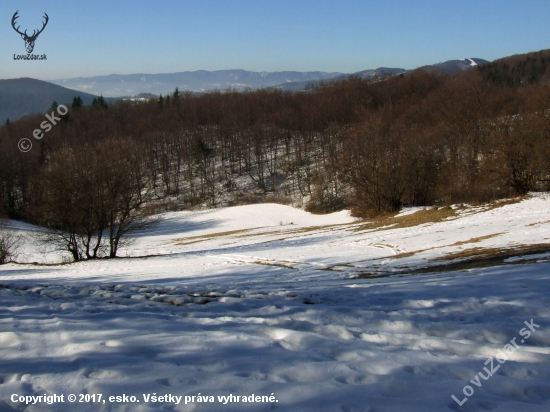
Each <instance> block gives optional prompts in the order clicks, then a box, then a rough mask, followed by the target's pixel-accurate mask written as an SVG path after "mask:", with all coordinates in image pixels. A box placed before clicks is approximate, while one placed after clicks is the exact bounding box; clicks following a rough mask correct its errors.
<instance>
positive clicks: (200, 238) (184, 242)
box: [173, 228, 261, 246]
mask: <svg viewBox="0 0 550 412" xmlns="http://www.w3.org/2000/svg"><path fill="white" fill-rule="evenodd" d="M256 229H261V228H252V229H239V230H228V231H226V232H216V233H210V234H208V235H199V236H188V237H182V238H179V239H174V240H173V242H175V244H176V245H178V246H183V245H190V244H192V243H198V242H204V241H206V240H210V239H215V238H217V237H223V236H231V235H234V234H237V233H246V232H251V231H252V230H256Z"/></svg>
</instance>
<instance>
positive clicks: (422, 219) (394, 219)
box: [355, 206, 458, 232]
mask: <svg viewBox="0 0 550 412" xmlns="http://www.w3.org/2000/svg"><path fill="white" fill-rule="evenodd" d="M457 217H458V216H457V214H456V211H455V210H454V209H452V208H451V207H449V206H446V207H440V208H432V209H423V210H419V211H418V212H415V213H411V214H409V215H405V216H397V213H392V214H389V215H382V216H378V217H375V218H374V219H371V221H370V222H368V223H366V224H362V225H360V226H359V227H357V228H356V229H355V231H356V232H359V231H363V230H372V229H379V230H390V229H401V228H406V227H413V226H418V225H423V224H426V223H437V222H441V221H443V220H450V219H456V218H457Z"/></svg>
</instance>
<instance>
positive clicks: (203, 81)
mask: <svg viewBox="0 0 550 412" xmlns="http://www.w3.org/2000/svg"><path fill="white" fill-rule="evenodd" d="M486 62H487V61H486V60H483V59H477V58H475V59H474V58H472V59H462V60H449V61H446V62H443V63H438V64H434V65H427V66H423V67H422V69H425V70H428V71H430V70H442V71H443V72H445V73H458V72H460V71H463V70H466V69H468V68H470V67H472V66H474V65H477V64H484V63H486ZM409 71H411V70H406V69H403V68H389V67H379V68H377V69H369V70H362V71H359V72H355V73H351V74H350V73H339V72H321V71H313V72H297V71H281V72H252V71H247V70H241V69H235V70H216V71H207V70H196V71H185V72H178V73H158V74H144V73H136V74H126V75H121V74H111V75H107V76H94V77H75V78H71V79H59V80H53V81H52V83H54V84H57V85H59V86H63V87H67V88H69V89H74V90H78V91H82V92H88V93H92V94H95V95H100V94H101V95H103V96H105V97H119V96H134V95H136V94H138V93H152V94H156V95H159V94H168V93H172V92H173V91H174V89H175V88H176V87H178V88H179V90H180V91H192V92H204V91H209V90H225V89H236V90H246V89H247V88H251V89H258V88H264V87H277V88H280V89H281V90H288V91H298V90H304V89H305V88H307V86H308V85H309V84H311V83H315V82H322V81H329V80H342V79H345V78H347V77H349V76H350V75H356V76H359V77H361V78H372V77H375V76H383V75H386V74H399V73H406V72H409Z"/></svg>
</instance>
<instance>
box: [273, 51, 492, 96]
mask: <svg viewBox="0 0 550 412" xmlns="http://www.w3.org/2000/svg"><path fill="white" fill-rule="evenodd" d="M485 63H488V61H487V60H483V59H478V58H469V59H460V60H448V61H446V62H443V63H436V64H431V65H427V66H422V67H420V69H423V70H426V71H434V70H439V71H442V72H443V73H446V74H453V73H459V72H461V71H464V70H467V69H470V68H472V67H474V66H478V65H482V64H485ZM411 71H413V70H405V69H400V68H390V67H379V68H378V69H372V70H363V71H360V72H356V73H352V74H351V75H350V74H341V75H339V76H336V77H334V78H333V79H331V80H343V79H346V78H348V77H349V76H358V77H360V78H362V79H372V78H374V77H377V76H378V77H382V76H386V75H395V74H400V73H408V72H411ZM323 80H324V79H318V80H316V81H313V82H312V81H306V82H292V83H283V84H278V85H275V86H274V87H277V88H279V89H281V90H285V91H299V90H305V89H306V88H307V86H308V85H310V84H312V83H319V82H322V81H323Z"/></svg>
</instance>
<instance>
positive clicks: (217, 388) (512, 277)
mask: <svg viewBox="0 0 550 412" xmlns="http://www.w3.org/2000/svg"><path fill="white" fill-rule="evenodd" d="M453 209H454V211H455V213H456V214H455V215H452V216H450V217H448V218H444V219H441V220H439V221H434V222H430V221H426V222H420V224H417V225H415V226H407V225H401V226H399V225H394V224H393V223H392V220H391V219H393V218H389V220H388V222H385V223H384V225H383V226H376V227H375V225H367V224H366V223H365V222H363V221H360V220H358V219H355V218H353V217H350V216H349V212H347V211H343V212H339V213H335V214H331V215H312V214H309V213H306V212H304V211H302V210H298V209H294V208H291V207H288V206H283V205H275V204H260V205H250V206H240V207H234V208H225V209H217V210H209V211H200V212H174V213H166V214H164V215H162V221H161V222H160V223H158V224H157V225H155V226H153V227H151V228H149V229H147V231H146V232H145V233H142V234H141V236H140V237H138V238H137V239H136V242H135V244H134V245H133V246H132V247H131V248H130V249H128V250H127V251H126V252H125V253H126V255H127V257H126V258H121V259H115V260H98V261H90V262H80V263H76V264H70V265H51V263H52V262H53V261H57V262H59V261H60V259H61V256H59V255H55V254H53V255H52V254H48V252H47V251H46V250H43V249H42V247H41V246H38V245H35V244H34V243H33V241H32V238H31V237H30V236H29V234H30V233H32V232H34V231H36V230H37V229H36V228H34V227H32V226H30V225H26V224H22V223H14V225H13V227H14V228H15V229H17V230H19V231H21V232H22V233H25V234H26V236H27V239H28V240H27V243H26V245H25V247H24V250H23V255H22V256H20V260H21V261H24V262H28V263H22V264H7V265H3V266H0V302H1V306H0V314H1V316H0V348H1V350H0V411H14V410H15V411H23V410H26V411H30V412H32V411H138V412H139V411H157V410H158V411H161V410H173V411H242V410H245V411H246V410H250V411H260V410H265V411H268V410H277V411H344V412H350V411H369V412H382V411H385V412H391V411H412V412H416V411H419V412H420V411H422V412H425V411H434V412H435V411H437V412H440V411H453V410H454V411H484V410H498V411H537V412H538V411H550V330H549V329H548V326H549V324H550V322H549V320H550V295H549V294H548V290H550V260H549V258H550V253H546V252H545V251H543V250H542V251H539V253H537V254H533V255H529V256H523V257H521V258H519V257H517V258H514V257H508V258H507V259H505V260H504V261H503V262H502V263H501V265H500V266H493V267H486V268H471V269H465V270H461V271H450V270H447V271H438V270H436V269H437V267H438V266H439V265H441V264H442V263H444V262H443V261H441V260H436V259H441V258H444V257H445V256H448V255H449V254H450V253H457V252H462V251H465V250H469V249H473V248H486V249H489V248H511V247H518V246H520V245H523V246H524V245H531V244H541V243H550V242H549V241H548V240H549V239H550V218H549V216H550V196H549V195H548V194H537V195H532V196H530V197H529V198H527V199H525V200H523V201H521V202H517V203H512V204H506V203H503V204H500V205H484V206H477V207H472V206H462V205H456V206H454V207H453ZM423 212H426V210H425V208H410V209H406V210H404V211H402V212H401V213H400V214H399V215H397V216H396V217H395V218H394V219H400V218H401V219H403V218H408V217H414V216H415V215H416V214H417V213H423ZM396 221H397V220H396ZM386 223H387V224H386ZM394 226H395V227H394ZM549 249H550V248H549ZM31 262H48V263H50V265H33V264H30V263H31ZM430 266H433V267H434V269H433V270H434V271H433V272H431V273H413V270H414V269H416V268H426V267H430ZM371 274H372V276H371ZM531 319H533V322H534V323H535V324H538V325H540V328H538V329H537V330H536V331H535V332H533V333H532V335H531V336H530V337H529V339H526V340H525V339H524V340H525V342H524V343H520V339H521V336H520V334H519V333H520V330H521V329H522V328H525V327H526V325H525V323H524V322H525V321H530V320H531ZM514 338H516V342H517V343H518V345H519V349H517V350H516V351H514V352H513V353H512V354H510V356H509V359H508V360H507V361H506V362H505V363H504V364H502V365H500V368H499V370H498V371H496V372H495V374H494V376H492V377H490V378H488V379H487V380H484V379H481V380H480V384H481V386H480V387H478V385H476V384H473V383H471V382H470V381H471V380H474V382H475V377H476V376H478V379H479V375H477V374H478V373H479V372H482V373H483V374H485V372H484V370H483V368H484V367H487V365H486V364H485V362H486V361H487V359H488V358H490V357H493V358H494V357H496V356H497V355H498V351H499V350H502V348H503V347H504V346H505V345H506V344H509V343H510V340H512V339H514ZM495 364H497V362H496V361H495ZM467 385H469V386H470V387H472V389H473V390H474V393H473V394H472V396H470V397H468V400H467V401H466V403H464V405H463V406H462V407H459V406H458V404H457V402H455V401H454V400H453V399H452V398H451V396H452V395H454V396H455V397H456V398H457V399H458V400H459V401H460V400H462V399H463V398H465V395H464V394H463V388H464V387H465V386H467ZM153 393H154V394H155V396H160V395H167V394H171V395H174V396H183V397H185V396H189V397H191V396H195V397H197V396H198V395H199V394H200V396H213V397H214V398H215V402H208V403H205V402H197V401H196V398H195V401H193V402H188V403H187V405H186V404H185V402H184V400H183V398H182V401H181V402H180V403H179V404H177V405H176V404H175V402H156V403H155V402H151V401H149V402H145V400H144V398H143V395H144V394H146V395H147V394H150V395H152V394H153ZM12 394H19V395H34V396H37V395H44V394H48V395H53V394H65V396H67V395H68V394H77V395H78V394H102V395H103V399H108V397H109V396H120V395H123V394H126V395H128V396H136V398H137V399H138V400H140V402H139V403H129V402H121V403H116V402H109V401H108V400H107V402H106V403H102V402H100V403H95V404H93V403H89V402H88V403H86V402H84V403H76V404H72V403H69V402H67V401H66V402H64V403H56V404H52V405H48V404H46V403H44V402H42V403H39V404H36V405H28V406H26V405H24V404H21V403H14V402H11V400H10V397H11V396H12ZM230 394H233V395H239V396H244V395H246V396H250V395H251V394H254V395H255V396H257V395H258V396H265V397H269V396H270V395H272V394H273V396H274V398H276V401H270V402H264V403H242V402H239V403H236V402H227V403H226V404H223V402H218V398H217V397H218V396H229V395H230Z"/></svg>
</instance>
